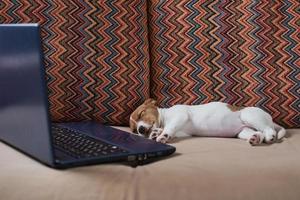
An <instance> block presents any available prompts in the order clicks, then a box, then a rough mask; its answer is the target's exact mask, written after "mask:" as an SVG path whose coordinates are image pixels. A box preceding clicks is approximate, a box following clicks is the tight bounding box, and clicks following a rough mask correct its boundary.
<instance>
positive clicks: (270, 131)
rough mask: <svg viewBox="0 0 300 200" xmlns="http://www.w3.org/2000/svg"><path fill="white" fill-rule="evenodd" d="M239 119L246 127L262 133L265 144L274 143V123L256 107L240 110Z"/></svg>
mask: <svg viewBox="0 0 300 200" xmlns="http://www.w3.org/2000/svg"><path fill="white" fill-rule="evenodd" d="M240 118H241V120H242V122H243V123H244V124H245V125H246V126H247V127H250V128H252V129H254V130H257V131H260V132H262V133H263V135H264V141H265V142H266V143H272V142H275V140H276V131H275V127H274V123H273V121H272V117H271V115H269V114H268V113H267V112H265V111H263V110H262V109H260V108H257V107H247V108H244V109H243V110H241V115H240Z"/></svg>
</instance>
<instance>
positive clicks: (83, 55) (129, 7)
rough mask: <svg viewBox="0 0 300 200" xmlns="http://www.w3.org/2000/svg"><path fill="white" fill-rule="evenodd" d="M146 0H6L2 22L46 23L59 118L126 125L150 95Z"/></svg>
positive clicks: (46, 53)
mask: <svg viewBox="0 0 300 200" xmlns="http://www.w3.org/2000/svg"><path fill="white" fill-rule="evenodd" d="M146 9H147V7H146V1H145V0H116V1H83V0H72V1H62V0H53V1H47V0H15V1H11V0H1V1H0V23H39V24H40V25H41V27H42V39H43V47H44V57H45V67H46V71H47V75H48V77H47V78H48V88H49V99H50V104H51V115H52V120H54V121H74V120H90V119H94V120H98V121H100V122H102V123H110V124H114V125H121V124H127V123H128V120H129V115H130V113H131V112H132V111H133V109H134V108H135V107H137V106H138V105H139V104H141V103H142V102H143V101H144V100H145V99H146V98H148V97H149V78H148V77H149V53H148V40H147V37H148V34H147V14H146V13H147V10H146Z"/></svg>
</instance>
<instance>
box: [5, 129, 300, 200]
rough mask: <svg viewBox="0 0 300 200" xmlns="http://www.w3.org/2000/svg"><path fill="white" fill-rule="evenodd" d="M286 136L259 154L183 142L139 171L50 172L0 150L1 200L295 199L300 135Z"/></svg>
mask: <svg viewBox="0 0 300 200" xmlns="http://www.w3.org/2000/svg"><path fill="white" fill-rule="evenodd" d="M123 129H124V128H123ZM125 129H126V130H128V129H127V128H125ZM288 133H289V135H291V136H290V137H289V138H285V139H284V141H283V142H282V143H276V144H273V145H265V146H258V147H252V146H250V145H248V144H247V143H246V142H245V141H242V140H239V139H224V138H196V137H195V138H188V139H184V140H180V141H176V142H175V143H173V145H174V146H176V148H177V152H176V154H174V155H173V156H170V157H168V158H166V159H163V160H160V161H157V162H154V163H151V164H148V165H145V166H139V167H137V168H132V167H130V166H128V165H125V164H102V165H95V166H88V167H80V168H73V169H67V170H55V169H51V168H48V167H46V166H44V165H42V164H40V163H38V162H36V161H34V160H32V159H31V158H28V157H27V156H24V155H23V154H21V153H19V152H18V151H16V150H14V149H12V148H10V147H8V146H6V145H5V144H3V143H0V199H1V200H2V199H3V200H13V199H14V200H20V199H26V200H27V199H28V200H48V199H49V200H60V199H72V200H77V199H78V200H94V199H95V200H96V199H97V200H99V199H103V200H110V199H111V200H117V199H129V200H130V199H136V200H144V199H149V200H150V199H172V200H177V199H178V200H184V199H197V200H198V199H222V200H223V199H228V200H234V199H243V200H247V199H255V200H259V199H262V200H265V199H272V200H276V199H280V200H282V199H288V200H292V199H295V200H299V199H300V189H299V188H300V129H294V130H288Z"/></svg>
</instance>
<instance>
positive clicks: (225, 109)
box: [130, 99, 286, 145]
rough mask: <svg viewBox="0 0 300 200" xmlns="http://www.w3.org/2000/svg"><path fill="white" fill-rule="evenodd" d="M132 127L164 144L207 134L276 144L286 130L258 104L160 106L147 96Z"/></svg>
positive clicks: (132, 115)
mask: <svg viewBox="0 0 300 200" xmlns="http://www.w3.org/2000/svg"><path fill="white" fill-rule="evenodd" d="M130 128H131V130H132V131H133V132H134V133H136V134H138V135H140V136H144V137H148V138H150V139H153V140H156V141H157V142H162V143H166V142H168V141H169V140H170V139H171V138H174V137H185V136H207V137H238V138H240V139H244V140H246V141H248V142H249V143H250V144H251V145H258V144H261V143H262V142H265V143H273V142H275V141H276V140H277V139H281V138H283V137H284V135H285V133H286V131H285V129H284V128H283V127H281V126H279V125H278V124H276V123H274V122H273V121H272V117H271V116H270V115H269V114H268V113H266V112H265V111H263V110H262V109H260V108H257V107H244V108H243V107H236V106H231V105H229V104H226V103H221V102H211V103H207V104H202V105H191V106H190V105H175V106H172V107H170V108H158V107H157V106H156V101H155V100H154V99H147V100H146V101H145V102H144V103H143V104H142V105H140V106H139V107H138V108H137V109H136V110H135V111H134V112H133V113H132V114H131V115H130Z"/></svg>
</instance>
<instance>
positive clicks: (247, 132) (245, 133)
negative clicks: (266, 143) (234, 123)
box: [238, 127, 264, 146]
mask: <svg viewBox="0 0 300 200" xmlns="http://www.w3.org/2000/svg"><path fill="white" fill-rule="evenodd" d="M238 138H240V139H243V140H247V142H249V143H250V144H251V145H253V146H254V145H258V144H261V143H262V142H263V140H264V134H263V133H262V132H260V131H255V130H253V129H251V128H248V127H245V128H243V130H242V131H241V132H240V133H239V134H238Z"/></svg>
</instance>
